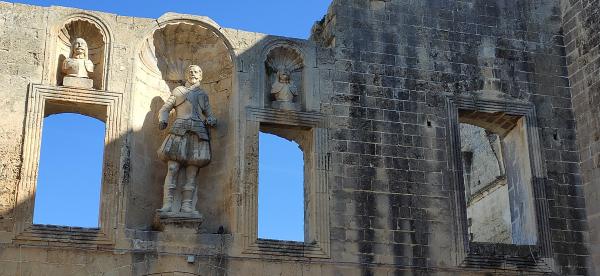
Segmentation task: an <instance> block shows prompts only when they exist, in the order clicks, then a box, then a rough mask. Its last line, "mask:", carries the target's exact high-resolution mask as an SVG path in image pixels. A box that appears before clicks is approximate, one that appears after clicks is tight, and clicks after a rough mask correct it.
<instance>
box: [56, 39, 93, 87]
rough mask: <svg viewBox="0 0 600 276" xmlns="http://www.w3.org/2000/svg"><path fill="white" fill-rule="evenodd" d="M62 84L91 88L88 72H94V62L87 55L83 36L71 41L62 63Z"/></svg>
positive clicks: (91, 82)
mask: <svg viewBox="0 0 600 276" xmlns="http://www.w3.org/2000/svg"><path fill="white" fill-rule="evenodd" d="M62 72H63V74H65V77H64V78H63V85H64V86H73V87H79V88H92V87H93V85H94V82H93V80H92V79H90V78H89V74H91V73H93V72H94V63H93V62H92V61H91V60H90V59H89V57H88V45H87V42H85V40H84V39H83V38H76V39H75V40H73V42H72V43H71V54H70V56H69V58H67V59H65V61H64V62H63V64H62Z"/></svg>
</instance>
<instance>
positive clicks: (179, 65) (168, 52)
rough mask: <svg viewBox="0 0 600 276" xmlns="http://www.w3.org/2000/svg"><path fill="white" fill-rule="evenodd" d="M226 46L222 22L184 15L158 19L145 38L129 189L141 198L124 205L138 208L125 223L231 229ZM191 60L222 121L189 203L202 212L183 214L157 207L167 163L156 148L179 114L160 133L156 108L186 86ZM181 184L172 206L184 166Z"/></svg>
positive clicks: (176, 205)
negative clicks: (169, 18)
mask: <svg viewBox="0 0 600 276" xmlns="http://www.w3.org/2000/svg"><path fill="white" fill-rule="evenodd" d="M159 21H161V20H159ZM229 45H230V44H229V42H228V40H227V39H226V38H225V36H224V35H223V34H222V33H220V32H219V28H217V27H215V26H213V25H211V24H210V23H207V22H203V21H196V20H188V19H185V18H175V19H171V20H169V21H161V22H160V23H159V25H158V26H156V28H153V29H152V30H149V32H148V35H147V37H146V39H144V41H142V42H141V43H140V46H139V49H138V55H137V56H136V62H135V72H134V81H133V89H132V100H131V101H132V103H133V104H132V106H131V110H130V118H131V123H132V128H133V129H134V132H133V133H132V136H131V141H132V147H131V152H132V157H131V164H132V169H131V179H132V180H133V181H132V184H131V185H132V189H131V190H132V193H133V195H132V197H135V198H136V200H137V201H136V202H135V203H133V202H132V203H131V204H130V205H129V206H128V207H127V209H128V211H129V212H131V213H135V214H136V215H135V216H129V217H128V218H127V224H128V225H136V226H143V227H148V226H152V227H155V228H157V229H164V230H165V231H166V232H168V231H177V232H178V233H179V232H182V231H188V230H190V229H192V230H197V229H196V228H199V227H200V226H202V227H201V229H200V230H199V231H207V232H216V231H217V230H218V229H219V227H220V226H221V225H223V226H224V227H225V228H230V226H229V225H228V224H227V223H228V220H229V213H230V212H229V211H228V208H229V207H228V205H227V204H224V203H223V201H224V199H227V198H228V197H229V195H230V194H231V191H230V189H231V188H230V186H228V185H225V184H224V183H226V181H225V180H226V179H228V177H230V176H229V174H230V171H231V168H232V167H233V166H234V164H235V159H234V158H233V156H234V148H235V142H236V135H234V133H233V131H234V128H233V127H231V126H232V125H234V123H235V120H236V119H237V117H236V116H235V114H236V113H233V112H232V110H231V107H232V104H231V99H232V97H233V72H234V63H233V51H232V50H231V48H230V46H229ZM189 65H198V66H200V68H201V69H202V80H201V82H200V87H201V88H202V89H203V90H204V91H205V92H206V93H207V94H208V97H209V99H210V106H211V108H212V112H213V114H214V117H215V118H216V119H217V121H218V124H217V126H216V127H215V128H210V147H211V161H210V163H209V164H208V165H207V166H206V167H203V168H200V169H199V171H198V175H197V177H196V184H197V186H196V187H197V188H196V190H195V192H194V197H193V200H192V205H193V206H195V207H196V210H198V211H199V212H200V213H201V214H202V216H203V218H201V217H200V216H193V215H187V216H186V215H184V213H182V212H168V213H162V214H158V213H157V212H155V210H156V209H159V208H161V206H162V202H163V196H162V194H163V193H164V190H163V183H164V181H165V176H166V173H167V165H166V163H165V162H163V161H162V160H160V159H159V157H158V155H157V150H158V149H159V148H160V146H161V144H162V143H163V141H164V139H165V138H166V135H167V134H168V131H169V129H170V127H171V126H172V124H173V121H174V117H175V116H174V113H173V112H172V113H171V116H170V120H169V127H168V128H167V130H162V131H161V130H159V128H158V126H159V122H158V112H159V109H160V107H161V106H162V105H163V104H164V102H165V101H166V100H167V99H168V98H169V96H170V95H171V91H172V90H173V89H174V88H176V87H178V86H181V85H184V84H185V79H186V78H185V73H186V70H187V68H188V66H189ZM177 183H178V185H177V187H176V188H175V189H176V190H175V192H174V202H173V208H172V209H173V210H180V209H181V204H182V201H183V199H182V193H181V191H182V188H183V187H182V186H183V185H182V184H183V183H185V168H181V169H180V171H179V173H178V181H177ZM147 206H151V207H150V208H148V207H147ZM190 231H191V230H190Z"/></svg>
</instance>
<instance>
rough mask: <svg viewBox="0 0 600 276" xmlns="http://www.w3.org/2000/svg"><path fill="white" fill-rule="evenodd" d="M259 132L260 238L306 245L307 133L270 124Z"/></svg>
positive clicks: (262, 127)
mask: <svg viewBox="0 0 600 276" xmlns="http://www.w3.org/2000/svg"><path fill="white" fill-rule="evenodd" d="M260 130H261V131H260V132H259V162H258V238H259V239H269V240H283V241H296V242H304V241H305V200H304V198H305V189H304V181H305V180H304V178H305V176H304V174H305V166H304V164H305V151H306V150H307V148H306V147H305V146H304V145H303V144H304V143H305V142H306V141H308V139H307V137H306V136H305V135H304V132H305V131H303V130H301V129H295V128H287V127H281V126H275V125H268V124H262V125H261V129H260Z"/></svg>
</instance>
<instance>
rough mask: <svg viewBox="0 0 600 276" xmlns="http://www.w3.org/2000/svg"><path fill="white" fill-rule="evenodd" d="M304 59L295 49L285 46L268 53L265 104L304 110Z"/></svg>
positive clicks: (284, 108) (273, 106)
mask: <svg viewBox="0 0 600 276" xmlns="http://www.w3.org/2000/svg"><path fill="white" fill-rule="evenodd" d="M303 69H304V61H303V59H302V55H301V54H300V53H299V52H298V51H296V50H295V49H292V48H288V47H285V46H279V47H276V48H273V49H272V50H271V51H270V52H269V54H268V55H267V60H266V61H265V70H266V72H267V78H266V81H267V84H266V86H265V87H267V88H268V91H266V92H265V106H267V107H271V108H273V109H280V110H303V106H302V103H303V102H304V97H305V95H304V93H303V92H304V89H303V85H302V83H303Z"/></svg>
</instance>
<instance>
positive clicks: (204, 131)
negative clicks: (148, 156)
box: [158, 65, 217, 216]
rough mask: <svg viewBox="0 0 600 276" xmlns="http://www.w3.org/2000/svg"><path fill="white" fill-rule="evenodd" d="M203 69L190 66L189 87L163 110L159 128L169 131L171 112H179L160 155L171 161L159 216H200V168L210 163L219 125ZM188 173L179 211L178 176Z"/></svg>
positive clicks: (176, 93) (178, 92) (179, 91)
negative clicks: (214, 128)
mask: <svg viewBox="0 0 600 276" xmlns="http://www.w3.org/2000/svg"><path fill="white" fill-rule="evenodd" d="M201 80H202V69H200V66H198V65H190V66H189V67H188V68H187V70H186V81H187V82H186V83H185V86H179V87H177V88H175V89H173V91H172V92H171V96H170V97H169V99H167V101H166V102H165V104H164V105H163V106H162V108H161V109H160V111H159V118H158V119H159V128H160V129H161V130H162V129H166V128H167V121H168V118H169V113H170V112H171V110H173V109H174V110H175V121H174V122H173V125H172V126H171V128H170V129H169V133H168V136H167V137H166V138H165V140H164V142H163V143H162V145H161V147H160V149H159V150H158V156H159V157H160V159H162V160H163V161H166V162H167V167H168V170H167V176H166V178H165V182H164V196H163V205H162V208H161V209H159V210H158V212H159V213H163V214H166V213H175V214H182V213H183V215H191V216H200V213H199V212H198V211H197V210H196V207H195V206H193V205H192V204H193V197H194V194H195V192H196V186H197V185H196V175H197V173H198V169H199V168H202V167H204V166H206V165H208V163H209V162H210V159H211V153H210V136H209V132H208V127H209V126H215V125H216V123H217V121H216V119H215V118H214V117H213V114H212V112H211V109H210V104H209V102H208V94H207V93H206V92H205V91H204V90H202V88H200V81H201ZM182 168H184V170H185V183H183V187H182V189H181V191H182V192H181V208H180V209H177V210H175V205H174V196H175V190H176V188H177V186H178V184H179V183H177V181H178V177H177V176H178V173H179V171H180V169H182Z"/></svg>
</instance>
